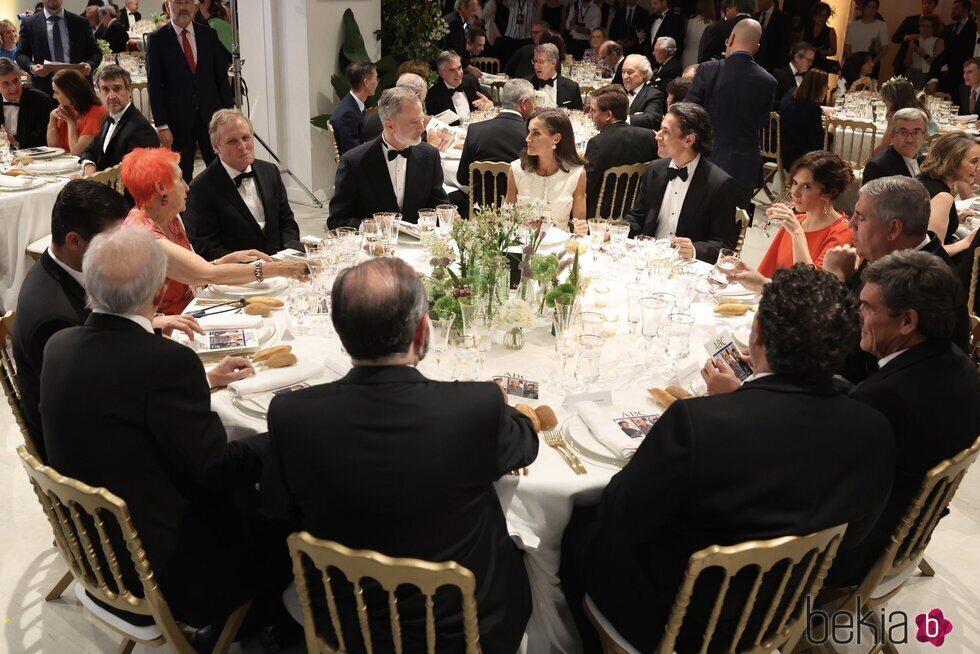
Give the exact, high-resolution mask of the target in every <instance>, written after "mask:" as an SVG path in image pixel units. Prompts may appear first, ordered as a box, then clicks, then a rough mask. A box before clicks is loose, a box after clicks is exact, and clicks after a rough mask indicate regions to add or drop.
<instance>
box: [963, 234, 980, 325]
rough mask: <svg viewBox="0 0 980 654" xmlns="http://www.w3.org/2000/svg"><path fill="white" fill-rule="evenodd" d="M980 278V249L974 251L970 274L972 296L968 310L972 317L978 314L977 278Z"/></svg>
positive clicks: (967, 306)
mask: <svg viewBox="0 0 980 654" xmlns="http://www.w3.org/2000/svg"><path fill="white" fill-rule="evenodd" d="M978 277H980V248H977V249H976V250H974V251H973V272H972V273H970V294H969V299H968V300H967V305H966V310H967V313H969V314H970V315H975V314H976V312H977V309H976V306H977V278H978Z"/></svg>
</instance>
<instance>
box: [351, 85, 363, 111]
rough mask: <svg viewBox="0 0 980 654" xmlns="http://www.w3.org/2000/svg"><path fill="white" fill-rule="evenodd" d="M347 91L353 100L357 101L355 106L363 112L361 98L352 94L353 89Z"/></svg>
mask: <svg viewBox="0 0 980 654" xmlns="http://www.w3.org/2000/svg"><path fill="white" fill-rule="evenodd" d="M349 93H350V97H352V98H354V102H356V103H357V108H358V109H360V110H361V113H362V114H363V113H364V103H363V102H361V99H360V98H359V97H357V96H356V95H354V92H353V91H349Z"/></svg>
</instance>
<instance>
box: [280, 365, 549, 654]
mask: <svg viewBox="0 0 980 654" xmlns="http://www.w3.org/2000/svg"><path fill="white" fill-rule="evenodd" d="M324 421H326V423H324ZM269 435H270V438H271V441H272V442H271V445H270V447H269V456H268V459H267V461H266V464H265V472H264V475H263V478H262V484H261V490H262V506H263V508H264V509H265V510H266V511H267V512H268V513H269V514H270V516H272V517H277V518H278V517H280V516H282V517H288V519H289V520H290V521H291V522H292V524H294V525H295V526H296V528H302V529H306V530H308V531H309V532H310V533H312V534H313V535H314V536H316V537H317V538H326V539H329V540H333V541H337V542H339V543H343V544H344V545H346V546H348V547H353V548H355V549H361V548H367V549H372V550H377V551H379V552H382V553H384V554H386V555H388V556H395V557H415V558H420V559H424V560H427V561H456V562H458V563H459V564H461V565H463V566H465V567H466V568H468V569H469V570H471V571H472V572H473V574H474V575H475V576H476V602H477V606H478V611H479V615H480V644H481V645H482V647H483V650H484V651H487V652H513V651H515V650H516V649H517V646H518V645H519V643H520V640H521V636H522V635H523V633H524V627H525V625H526V623H527V619H528V617H529V616H530V609H531V607H530V592H529V588H528V582H527V573H526V571H525V569H524V562H523V561H522V559H521V554H520V552H519V551H518V549H517V548H516V547H515V546H514V544H513V542H511V540H510V538H509V537H508V535H507V525H506V523H505V522H504V515H503V511H502V509H501V505H500V501H499V500H498V498H497V494H496V492H495V491H494V488H493V482H494V481H496V480H497V479H498V478H499V477H500V476H502V475H505V474H506V473H507V472H508V471H510V470H513V469H514V468H517V467H520V466H525V465H527V464H529V463H530V462H532V461H534V459H535V457H536V456H537V452H538V438H537V435H536V434H535V433H534V429H533V427H532V426H531V423H530V422H529V421H528V420H527V419H526V418H525V417H524V416H522V415H521V414H519V413H517V411H515V410H514V409H512V408H511V407H509V406H507V404H506V402H504V399H503V396H502V395H501V393H500V389H499V388H497V387H496V385H495V384H492V383H482V382H437V381H431V380H429V379H426V378H425V377H424V376H423V375H422V374H421V373H420V372H418V371H417V370H416V369H414V368H411V367H408V366H364V367H356V368H354V369H353V370H351V371H350V372H349V373H348V374H347V375H346V376H345V377H343V378H342V379H340V380H338V381H336V382H333V383H330V384H321V385H319V386H314V387H312V388H308V389H303V390H300V391H296V392H294V393H289V394H288V395H283V396H281V397H277V398H276V399H274V400H273V402H272V404H271V405H270V407H269ZM420 600H421V596H420V595H418V594H415V593H413V594H412V595H411V596H408V593H406V596H404V597H399V613H401V615H402V628H403V630H405V632H406V637H407V639H408V641H409V642H408V643H406V651H415V650H420V649H422V648H421V647H413V646H412V644H410V643H415V644H416V645H419V644H421V643H424V640H422V639H424V631H421V630H420V627H421V625H422V619H423V618H424V609H423V608H422V603H421V602H420ZM437 606H439V603H438V601H437ZM458 606H459V604H458V601H455V604H454V603H453V600H450V601H449V602H447V603H446V604H445V605H443V606H442V607H441V609H442V610H440V611H439V613H438V615H437V622H438V630H439V632H440V636H439V637H438V638H437V640H441V642H442V643H443V645H442V646H441V647H440V649H442V647H446V650H447V651H450V649H451V648H450V646H449V645H450V644H451V643H452V642H453V640H455V639H458V638H460V637H461V634H462V627H461V624H460V622H461V616H460V613H459V609H458ZM374 608H375V609H378V607H376V606H375V607H374ZM381 608H382V609H384V608H386V607H381ZM370 617H371V620H372V622H375V621H377V622H378V623H380V628H378V627H375V628H373V629H372V630H371V631H372V633H374V634H376V635H377V634H390V633H391V632H390V629H388V628H387V625H388V624H389V623H388V617H387V613H386V612H384V613H382V612H380V611H378V610H373V611H372V612H371V615H370ZM346 618H347V621H348V622H353V623H354V624H356V618H355V617H354V612H353V611H350V612H347V614H346ZM356 631H357V629H354V630H352V631H351V632H349V633H354V632H356ZM420 632H421V633H420ZM443 634H446V635H449V634H452V635H451V636H449V637H448V638H446V639H443ZM354 649H355V650H356V649H358V647H357V646H355V647H354ZM385 651H386V650H385ZM452 651H455V650H452Z"/></svg>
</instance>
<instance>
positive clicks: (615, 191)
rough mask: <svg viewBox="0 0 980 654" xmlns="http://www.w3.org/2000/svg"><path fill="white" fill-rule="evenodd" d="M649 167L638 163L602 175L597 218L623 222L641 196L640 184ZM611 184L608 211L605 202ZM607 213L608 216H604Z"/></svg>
mask: <svg viewBox="0 0 980 654" xmlns="http://www.w3.org/2000/svg"><path fill="white" fill-rule="evenodd" d="M649 167H650V164H649V163H638V164H629V165H626V166H613V167H612V168H609V169H607V170H606V172H605V173H603V175H602V184H600V185H599V200H598V201H597V202H596V205H595V206H596V216H597V217H599V218H608V219H609V220H622V218H623V216H625V215H626V212H627V211H629V210H630V209H632V208H633V204H634V203H635V202H636V197H637V196H638V195H639V189H640V184H642V183H643V176H644V175H646V173H647V168H649ZM610 184H612V190H611V191H610V192H609V197H610V203H609V209H608V211H607V210H606V208H605V205H604V204H603V200H604V199H605V196H606V189H608V188H609V186H610ZM607 213H608V215H604V214H607Z"/></svg>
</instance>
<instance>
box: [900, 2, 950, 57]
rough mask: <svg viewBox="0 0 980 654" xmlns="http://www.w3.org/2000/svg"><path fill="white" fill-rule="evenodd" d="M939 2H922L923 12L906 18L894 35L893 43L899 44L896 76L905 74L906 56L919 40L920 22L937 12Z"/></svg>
mask: <svg viewBox="0 0 980 654" xmlns="http://www.w3.org/2000/svg"><path fill="white" fill-rule="evenodd" d="M937 4H939V0H922V11H921V12H920V13H918V14H913V15H912V16H906V17H905V19H904V20H903V21H902V24H901V25H899V26H898V29H897V30H895V33H894V34H892V43H899V44H900V46H899V48H898V52H897V53H896V54H895V61H893V62H892V66H893V67H894V69H895V74H896V75H902V74H904V73H905V55H906V53H908V50H909V43H911V42H912V41H915V40H916V39H918V38H919V21H920V20H921V19H922V17H923V16H932V15H933V14H934V13H935V11H936V5H937Z"/></svg>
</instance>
